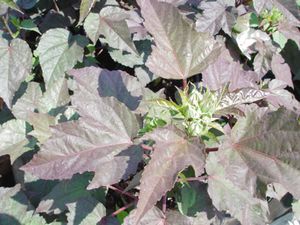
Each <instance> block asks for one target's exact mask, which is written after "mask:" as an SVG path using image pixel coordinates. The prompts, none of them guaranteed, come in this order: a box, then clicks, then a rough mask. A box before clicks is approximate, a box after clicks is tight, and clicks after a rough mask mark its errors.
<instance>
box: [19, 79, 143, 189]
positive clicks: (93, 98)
mask: <svg viewBox="0 0 300 225" xmlns="http://www.w3.org/2000/svg"><path fill="white" fill-rule="evenodd" d="M77 84H78V85H77V86H78V88H77V89H76V90H75V93H74V95H73V98H72V103H73V105H74V106H75V107H76V108H77V109H78V112H79V114H80V116H81V118H80V119H79V120H78V121H75V122H67V123H61V124H59V125H57V126H55V127H53V128H52V137H51V138H50V139H49V140H48V141H47V142H46V143H45V144H44V145H43V146H42V148H41V150H40V152H39V153H38V154H37V155H35V156H34V158H33V159H32V160H31V161H30V162H29V163H28V164H27V165H25V166H24V167H23V170H25V171H27V172H30V173H32V174H34V175H36V176H37V177H39V178H42V179H69V178H71V177H72V175H73V174H75V173H83V172H85V171H94V172H95V177H94V179H93V181H92V182H91V184H90V185H89V186H88V188H89V189H91V188H97V187H99V186H102V185H109V184H113V183H116V182H118V181H120V180H121V179H126V178H127V177H128V176H129V175H130V174H132V173H134V172H135V170H136V168H137V164H138V163H139V162H140V160H141V157H142V151H141V149H140V148H139V147H135V146H132V145H133V141H132V139H133V138H134V137H135V136H136V134H137V132H138V129H139V123H138V121H137V118H136V116H135V115H134V114H133V113H132V112H130V110H129V109H128V108H127V107H126V106H125V105H124V104H122V103H120V102H118V101H117V100H116V99H115V98H114V97H100V96H99V94H98V90H97V88H98V77H97V76H93V75H89V76H88V75H82V76H78V79H77Z"/></svg>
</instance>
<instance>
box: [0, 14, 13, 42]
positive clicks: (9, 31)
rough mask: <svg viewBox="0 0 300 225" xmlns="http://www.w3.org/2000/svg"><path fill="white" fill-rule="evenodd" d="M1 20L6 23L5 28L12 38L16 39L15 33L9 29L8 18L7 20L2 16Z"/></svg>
mask: <svg viewBox="0 0 300 225" xmlns="http://www.w3.org/2000/svg"><path fill="white" fill-rule="evenodd" d="M1 19H2V21H3V23H4V26H5V28H6V29H7V31H8V33H9V34H10V36H11V37H12V38H14V33H13V32H12V31H11V29H10V28H9V25H8V23H7V18H5V17H4V16H2V17H1Z"/></svg>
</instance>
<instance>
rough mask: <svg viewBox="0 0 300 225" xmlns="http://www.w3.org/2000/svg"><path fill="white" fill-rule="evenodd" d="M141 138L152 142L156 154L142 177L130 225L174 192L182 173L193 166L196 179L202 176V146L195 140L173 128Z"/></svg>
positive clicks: (203, 156)
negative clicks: (166, 195) (153, 142)
mask: <svg viewBox="0 0 300 225" xmlns="http://www.w3.org/2000/svg"><path fill="white" fill-rule="evenodd" d="M143 138H145V139H151V140H154V141H155V146H154V148H155V150H154V152H153V154H152V156H151V160H150V162H149V164H148V165H147V166H146V167H145V169H144V172H143V174H142V179H141V185H140V190H141V191H140V195H139V201H138V204H137V211H136V214H135V223H133V225H136V224H138V222H139V221H140V219H141V218H142V217H143V215H145V213H146V212H147V211H148V210H150V209H151V208H152V207H153V206H154V205H155V203H156V202H157V201H158V200H160V198H161V197H162V196H163V195H164V194H166V192H167V191H169V190H171V189H172V188H173V186H174V184H175V182H176V179H177V176H178V173H179V172H180V171H181V170H183V169H185V168H187V167H188V166H190V165H192V166H193V168H194V170H195V172H196V176H200V175H201V174H202V173H203V172H204V160H205V154H204V151H203V149H204V145H203V144H202V143H200V141H199V139H198V138H194V139H191V140H189V139H188V138H187V137H186V135H185V134H184V132H182V131H181V130H179V129H178V128H176V127H174V126H168V127H164V128H158V129H156V130H154V132H152V133H149V134H147V135H145V137H143Z"/></svg>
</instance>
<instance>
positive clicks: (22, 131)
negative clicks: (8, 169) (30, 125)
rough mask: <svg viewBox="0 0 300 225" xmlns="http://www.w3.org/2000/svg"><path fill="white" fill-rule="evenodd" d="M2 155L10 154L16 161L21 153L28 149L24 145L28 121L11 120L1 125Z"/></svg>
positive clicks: (0, 152)
mask: <svg viewBox="0 0 300 225" xmlns="http://www.w3.org/2000/svg"><path fill="white" fill-rule="evenodd" d="M0 140H1V142H0V155H6V154H8V155H10V160H11V162H14V161H15V159H17V158H18V157H19V156H20V155H22V154H23V153H24V152H26V151H27V149H26V148H25V147H24V146H25V145H26V144H27V143H28V140H27V139H26V123H25V122H24V121H22V120H10V121H8V122H6V123H4V124H3V125H2V126H0Z"/></svg>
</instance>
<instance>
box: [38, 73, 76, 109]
mask: <svg viewBox="0 0 300 225" xmlns="http://www.w3.org/2000/svg"><path fill="white" fill-rule="evenodd" d="M69 102H70V95H69V90H68V84H67V80H66V79H65V78H64V77H61V78H58V79H57V80H56V81H55V82H53V83H52V84H51V85H50V86H49V87H48V89H47V90H46V92H45V93H44V94H43V97H42V98H41V99H39V105H38V110H39V112H43V113H48V112H49V111H50V110H51V109H55V108H57V107H60V106H64V105H67V104H68V103H69Z"/></svg>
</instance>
